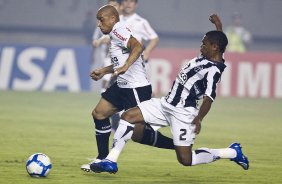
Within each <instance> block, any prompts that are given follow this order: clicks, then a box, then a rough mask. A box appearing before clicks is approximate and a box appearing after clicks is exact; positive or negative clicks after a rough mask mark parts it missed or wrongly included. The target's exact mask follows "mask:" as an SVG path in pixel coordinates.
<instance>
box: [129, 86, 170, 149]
mask: <svg viewBox="0 0 282 184" xmlns="http://www.w3.org/2000/svg"><path fill="white" fill-rule="evenodd" d="M126 94H127V95H126V97H127V98H126V99H124V100H123V101H124V103H125V109H128V108H131V107H135V106H137V105H138V104H139V103H140V102H143V101H146V100H150V99H151V97H152V87H151V85H149V86H144V87H139V88H135V89H133V90H131V91H129V92H127V93H126ZM124 96H125V95H124ZM133 132H134V133H133V135H132V140H133V141H134V142H138V143H140V144H144V145H149V146H154V147H157V148H163V149H174V145H173V140H172V139H171V138H170V137H166V136H164V135H163V134H162V133H160V132H159V131H157V130H156V129H154V128H152V127H151V126H150V125H149V124H145V123H138V124H136V125H135V127H134V131H133Z"/></svg>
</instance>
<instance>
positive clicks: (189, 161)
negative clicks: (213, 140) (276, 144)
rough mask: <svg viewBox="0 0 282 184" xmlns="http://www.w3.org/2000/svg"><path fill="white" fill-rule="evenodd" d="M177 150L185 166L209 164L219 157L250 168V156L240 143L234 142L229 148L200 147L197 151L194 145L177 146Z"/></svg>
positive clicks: (244, 167)
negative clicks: (245, 152) (193, 147)
mask: <svg viewBox="0 0 282 184" xmlns="http://www.w3.org/2000/svg"><path fill="white" fill-rule="evenodd" d="M175 150H176V154H177V159H178V161H179V163H181V164H182V165H184V166H194V165H199V164H208V163H211V162H214V161H216V160H219V159H230V160H231V161H234V162H235V163H236V164H238V165H240V166H241V167H242V168H243V169H245V170H248V169H249V161H248V158H247V157H246V156H245V155H244V154H243V152H242V147H241V146H240V144H239V143H233V144H231V145H230V146H229V147H228V148H220V149H210V148H198V149H196V150H195V151H192V146H175Z"/></svg>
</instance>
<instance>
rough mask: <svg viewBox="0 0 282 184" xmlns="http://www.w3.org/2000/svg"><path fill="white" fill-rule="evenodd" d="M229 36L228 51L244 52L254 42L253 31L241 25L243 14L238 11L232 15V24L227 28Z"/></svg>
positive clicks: (226, 31)
mask: <svg viewBox="0 0 282 184" xmlns="http://www.w3.org/2000/svg"><path fill="white" fill-rule="evenodd" d="M225 33H226V35H227V37H228V46H227V51H229V52H237V53H244V52H246V51H247V49H248V47H249V46H250V44H251V42H252V35H251V33H250V32H249V31H248V30H247V29H246V28H244V27H243V26H242V25H241V15H240V14H239V13H238V12H235V13H233V15H232V25H231V26H228V27H227V28H226V30H225Z"/></svg>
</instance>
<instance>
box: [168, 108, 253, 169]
mask: <svg viewBox="0 0 282 184" xmlns="http://www.w3.org/2000/svg"><path fill="white" fill-rule="evenodd" d="M165 112H166V118H167V119H168V120H169V122H170V123H171V129H172V132H173V140H174V144H175V151H176V155H177V159H178V161H179V163H181V164H182V165H184V166H194V165H199V164H208V163H211V162H214V161H216V160H218V159H231V161H234V162H236V163H237V164H239V165H240V166H242V167H243V168H244V169H245V170H247V169H248V168H249V161H248V159H247V157H245V156H244V154H243V153H242V150H241V146H240V144H238V143H234V144H232V145H230V146H229V147H228V148H221V149H210V148H198V149H196V150H195V151H192V145H193V144H194V139H195V136H196V135H195V132H194V129H195V125H193V124H191V123H190V122H192V120H193V118H194V115H195V113H197V111H194V110H193V109H192V108H191V110H190V113H187V114H190V115H187V117H182V118H179V116H177V118H176V116H175V115H176V114H175V113H174V112H168V111H165Z"/></svg>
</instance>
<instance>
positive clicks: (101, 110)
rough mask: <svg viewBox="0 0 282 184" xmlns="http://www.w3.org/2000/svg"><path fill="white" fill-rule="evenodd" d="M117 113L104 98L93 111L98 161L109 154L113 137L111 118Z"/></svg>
mask: <svg viewBox="0 0 282 184" xmlns="http://www.w3.org/2000/svg"><path fill="white" fill-rule="evenodd" d="M117 111H118V110H117V108H116V107H115V106H114V105H112V104H111V103H110V102H108V101H107V100H105V99H104V98H101V99H100V101H99V102H98V104H97V106H96V107H95V109H94V110H93V111H92V116H93V119H94V123H95V132H96V142H97V148H98V156H97V159H100V160H102V159H104V158H105V157H106V156H107V155H108V153H109V137H110V135H111V124H110V120H109V117H110V116H111V115H113V114H114V113H116V112H117Z"/></svg>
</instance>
